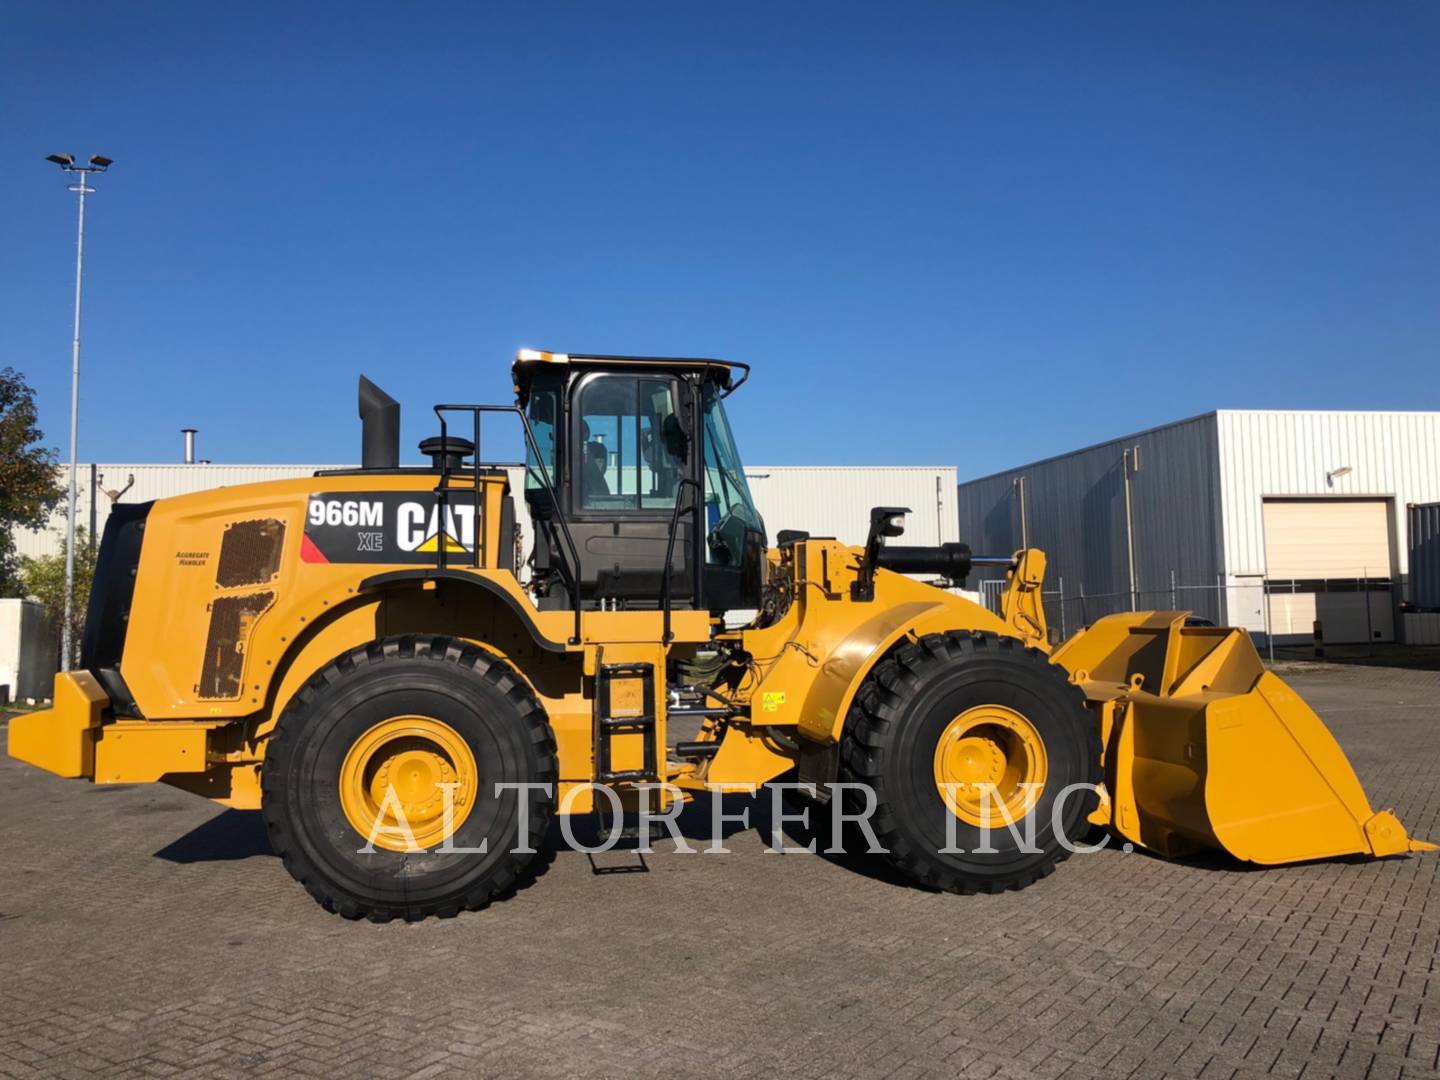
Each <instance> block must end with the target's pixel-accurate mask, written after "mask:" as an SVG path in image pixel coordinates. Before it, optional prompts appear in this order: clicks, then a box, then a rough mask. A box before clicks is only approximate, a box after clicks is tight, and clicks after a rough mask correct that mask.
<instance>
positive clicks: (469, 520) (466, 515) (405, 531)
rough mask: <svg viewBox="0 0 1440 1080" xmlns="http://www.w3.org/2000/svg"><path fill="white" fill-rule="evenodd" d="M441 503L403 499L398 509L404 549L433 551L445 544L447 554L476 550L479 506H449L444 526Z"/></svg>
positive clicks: (398, 532) (398, 535)
mask: <svg viewBox="0 0 1440 1080" xmlns="http://www.w3.org/2000/svg"><path fill="white" fill-rule="evenodd" d="M440 516H441V515H440V507H438V506H436V505H435V504H434V503H433V502H432V503H430V504H428V505H426V504H424V503H418V502H403V503H401V504H400V507H399V510H398V511H397V513H396V522H395V528H396V543H397V544H398V545H399V547H400V550H401V551H414V552H419V553H420V554H425V555H433V554H435V553H436V552H438V551H439V550H440V549H441V547H442V546H443V547H444V549H445V552H446V554H450V555H467V554H469V553H470V552H472V551H474V550H475V507H474V505H473V504H469V503H465V504H461V505H459V506H447V507H446V508H445V515H444V516H445V521H444V525H443V527H442V525H441V521H440Z"/></svg>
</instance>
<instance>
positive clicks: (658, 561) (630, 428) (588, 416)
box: [566, 371, 696, 608]
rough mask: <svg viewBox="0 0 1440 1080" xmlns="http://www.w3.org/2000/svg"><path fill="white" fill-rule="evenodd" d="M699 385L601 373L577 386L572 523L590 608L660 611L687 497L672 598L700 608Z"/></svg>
mask: <svg viewBox="0 0 1440 1080" xmlns="http://www.w3.org/2000/svg"><path fill="white" fill-rule="evenodd" d="M692 396H693V395H692V392H691V389H690V387H689V385H688V384H687V383H685V382H683V381H681V380H679V379H676V378H673V377H671V376H668V375H664V374H656V373H645V372H636V373H633V374H632V373H629V372H624V371H598V372H591V373H588V374H586V375H583V376H581V377H580V378H579V379H577V380H576V381H575V382H574V383H573V384H572V385H571V388H570V408H569V432H568V434H569V439H568V440H567V442H568V445H569V454H568V457H569V469H568V470H567V471H568V474H569V480H570V482H569V483H568V484H567V485H566V487H567V488H568V492H567V495H568V500H569V505H568V506H567V516H568V520H569V522H570V532H571V534H572V535H573V537H574V539H575V546H576V548H577V550H578V554H579V557H580V572H579V579H580V595H581V599H582V600H583V601H584V602H585V603H586V605H587V606H601V605H608V604H611V603H614V604H616V605H617V606H620V607H630V608H647V607H658V606H659V604H660V596H661V586H662V583H663V581H664V573H665V556H666V548H667V545H668V543H669V536H670V523H671V520H672V517H673V516H674V514H675V505H676V500H677V499H683V502H682V506H681V512H680V516H679V522H678V525H677V527H676V536H675V546H674V555H673V558H672V560H671V564H670V597H671V602H672V603H673V604H675V605H676V606H682V607H688V606H691V605H692V604H693V602H694V580H695V562H694V558H695V546H696V545H695V534H694V512H693V509H692V507H693V506H694V494H693V493H694V486H693V485H682V484H681V481H682V480H684V479H685V478H687V477H690V476H692V469H693V467H694V466H693V460H692V459H693V454H694V450H693V442H694V440H693V438H692V436H691V429H692V421H691V409H692V406H691V401H692Z"/></svg>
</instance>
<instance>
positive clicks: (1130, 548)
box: [1121, 447, 1136, 611]
mask: <svg viewBox="0 0 1440 1080" xmlns="http://www.w3.org/2000/svg"><path fill="white" fill-rule="evenodd" d="M1130 450H1131V448H1130V447H1126V448H1125V453H1124V455H1123V457H1122V461H1121V466H1122V469H1123V471H1124V473H1125V559H1126V562H1127V563H1128V564H1129V567H1130V610H1131V611H1134V610H1135V609H1136V606H1135V520H1134V516H1133V514H1132V512H1131V508H1130V461H1131V457H1130Z"/></svg>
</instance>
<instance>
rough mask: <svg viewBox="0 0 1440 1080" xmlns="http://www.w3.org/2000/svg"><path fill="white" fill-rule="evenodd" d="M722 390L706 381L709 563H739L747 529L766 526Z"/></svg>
mask: <svg viewBox="0 0 1440 1080" xmlns="http://www.w3.org/2000/svg"><path fill="white" fill-rule="evenodd" d="M720 399H721V394H720V391H719V389H718V388H717V387H716V386H715V385H714V384H713V383H710V382H707V383H706V384H705V391H704V397H703V404H704V412H705V518H706V532H707V533H708V535H709V542H708V543H707V544H706V545H705V559H706V562H709V563H712V564H718V565H722V566H739V565H740V564H741V561H742V557H743V555H744V551H745V532H746V530H754V531H758V532H761V533H763V532H764V531H765V526H764V524H763V523H762V522H761V520H760V515H759V513H758V512H756V510H755V500H754V499H753V498H752V497H751V495H750V485H749V484H747V483H746V482H745V468H744V466H742V465H741V464H740V454H739V452H738V451H737V450H736V449H735V438H734V436H733V435H732V434H731V433H730V422H729V420H727V419H726V417H725V406H724V405H723V404H721V400H720Z"/></svg>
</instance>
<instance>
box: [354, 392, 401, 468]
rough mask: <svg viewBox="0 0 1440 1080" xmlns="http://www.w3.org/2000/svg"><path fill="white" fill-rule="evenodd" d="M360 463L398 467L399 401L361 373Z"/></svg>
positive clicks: (381, 466) (367, 465) (368, 466)
mask: <svg viewBox="0 0 1440 1080" xmlns="http://www.w3.org/2000/svg"><path fill="white" fill-rule="evenodd" d="M360 465H361V467H362V468H366V469H395V468H398V467H399V466H400V403H399V402H398V401H396V400H395V399H394V398H392V397H391V396H390V395H389V394H387V393H385V391H384V390H381V389H380V387H378V386H376V385H375V384H374V383H373V382H371V381H370V380H369V379H367V378H366V377H365V376H364V375H361V376H360Z"/></svg>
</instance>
